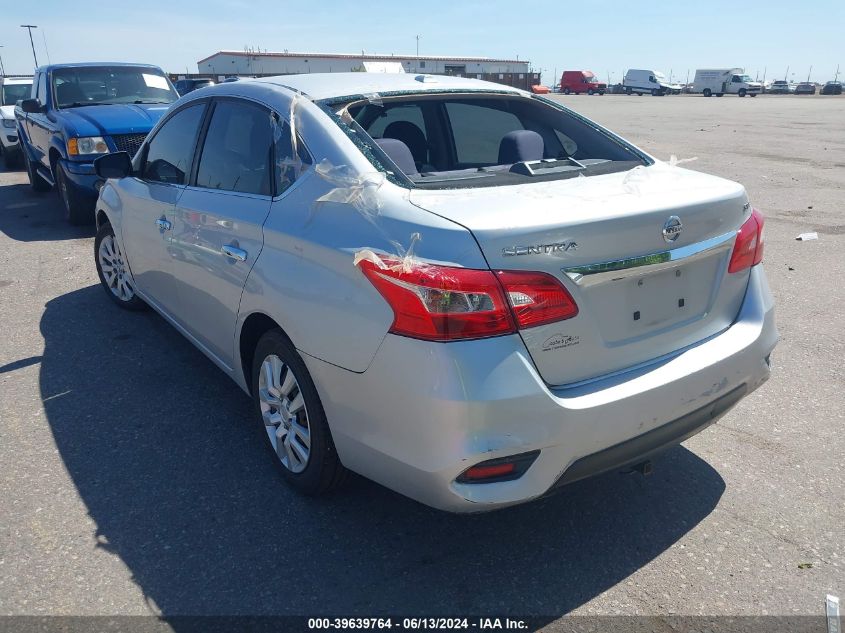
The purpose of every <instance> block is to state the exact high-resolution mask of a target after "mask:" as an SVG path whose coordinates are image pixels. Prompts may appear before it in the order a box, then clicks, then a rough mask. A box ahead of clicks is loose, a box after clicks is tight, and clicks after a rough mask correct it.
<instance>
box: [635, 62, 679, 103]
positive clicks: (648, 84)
mask: <svg viewBox="0 0 845 633" xmlns="http://www.w3.org/2000/svg"><path fill="white" fill-rule="evenodd" d="M622 86H623V88H625V94H629V95H632V94H636V95H643V94H645V93H650V94H651V95H653V96H655V97H657V96H660V97H662V96H663V95H665V94H679V93H680V92H681V87H680V86H679V85H676V84H670V83H669V80H668V79H666V75H664V74H663V73H662V72H660V71H659V70H643V69H639V68H631V69H630V70H628V72H626V73H625V78H624V79H623V80H622Z"/></svg>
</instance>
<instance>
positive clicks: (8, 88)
mask: <svg viewBox="0 0 845 633" xmlns="http://www.w3.org/2000/svg"><path fill="white" fill-rule="evenodd" d="M31 91H32V84H11V85H9V84H4V85H3V99H2V104H3V105H4V106H8V105H11V106H13V105H15V104H16V103H17V102H18V101H20V100H21V99H26V98H27V96H28V95H29V93H30V92H31Z"/></svg>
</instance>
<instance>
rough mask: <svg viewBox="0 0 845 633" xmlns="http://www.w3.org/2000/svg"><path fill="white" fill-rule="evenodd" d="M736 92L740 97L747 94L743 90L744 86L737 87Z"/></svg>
mask: <svg viewBox="0 0 845 633" xmlns="http://www.w3.org/2000/svg"><path fill="white" fill-rule="evenodd" d="M737 94H738V95H739V96H740V97H744V96H745V95H747V94H748V92H747V91H746V90H745V88H740V89H739V92H737Z"/></svg>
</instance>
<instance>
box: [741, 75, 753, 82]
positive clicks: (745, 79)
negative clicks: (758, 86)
mask: <svg viewBox="0 0 845 633" xmlns="http://www.w3.org/2000/svg"><path fill="white" fill-rule="evenodd" d="M739 80H740V81H741V82H743V83H750V82H752V81H754V80H753V79H752V78H751V77H749V76H748V75H740V76H739Z"/></svg>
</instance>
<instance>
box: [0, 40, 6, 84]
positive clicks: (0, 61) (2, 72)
mask: <svg viewBox="0 0 845 633" xmlns="http://www.w3.org/2000/svg"><path fill="white" fill-rule="evenodd" d="M0 48H3V47H2V46H0ZM0 75H2V76H3V77H5V76H6V69H5V68H3V56H2V55H0Z"/></svg>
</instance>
